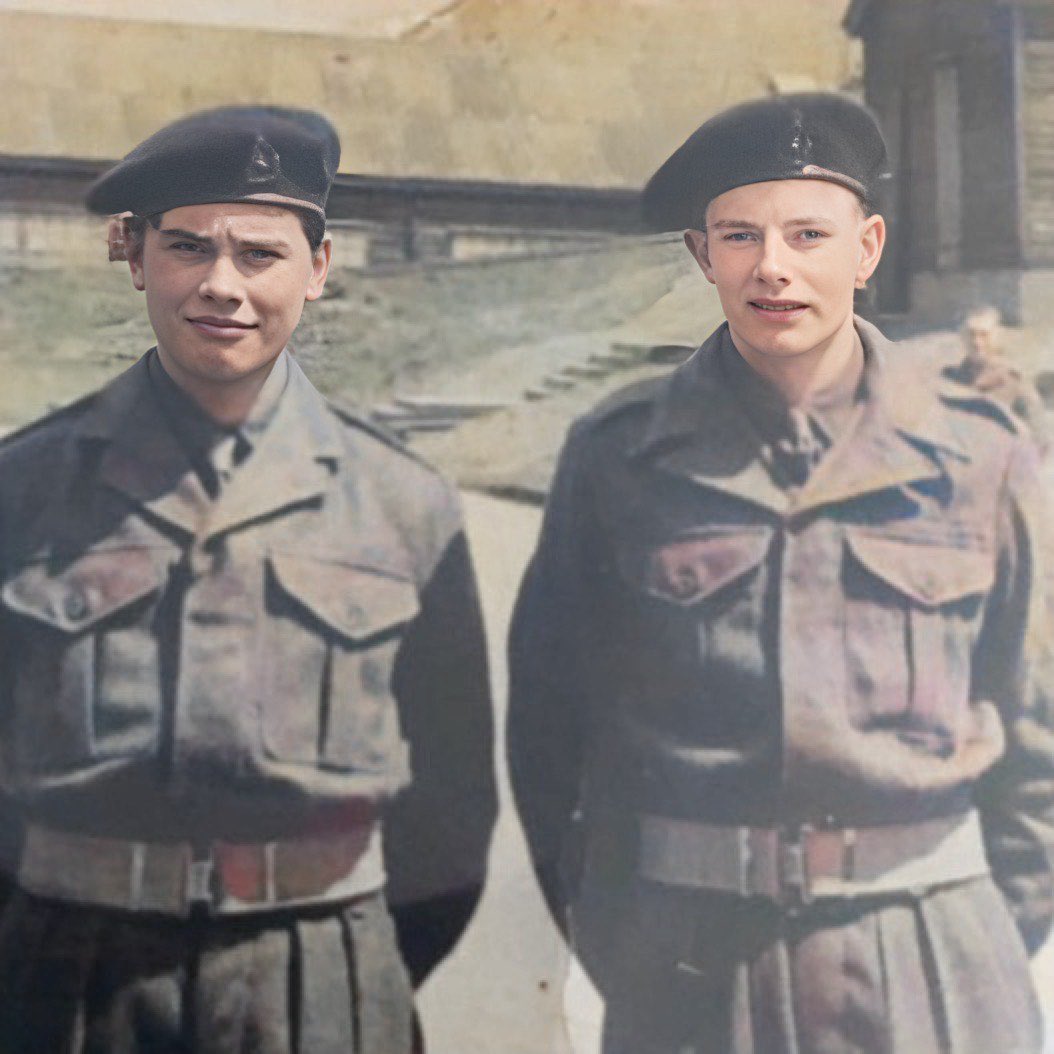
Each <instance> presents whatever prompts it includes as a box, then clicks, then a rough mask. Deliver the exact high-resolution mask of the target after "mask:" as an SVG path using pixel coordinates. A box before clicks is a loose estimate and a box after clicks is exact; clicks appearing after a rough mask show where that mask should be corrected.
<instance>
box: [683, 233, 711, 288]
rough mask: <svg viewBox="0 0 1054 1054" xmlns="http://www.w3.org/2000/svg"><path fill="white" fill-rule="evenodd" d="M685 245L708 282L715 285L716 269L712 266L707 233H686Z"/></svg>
mask: <svg viewBox="0 0 1054 1054" xmlns="http://www.w3.org/2000/svg"><path fill="white" fill-rule="evenodd" d="M684 244H685V245H687V246H688V251H689V252H690V253H691V254H692V256H693V257H694V259H695V262H696V263H697V264H698V265H699V269H700V270H701V271H702V272H703V274H704V275H706V280H707V281H708V282H710V283H711V284H715V283H714V269H713V267H711V266H710V250H709V245H708V243H707V240H706V231H696V230H688V231H685V232H684Z"/></svg>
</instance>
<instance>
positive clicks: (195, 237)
mask: <svg viewBox="0 0 1054 1054" xmlns="http://www.w3.org/2000/svg"><path fill="white" fill-rule="evenodd" d="M157 233H158V234H162V235H164V236H165V237H166V238H189V239H190V240H191V241H192V242H202V243H203V244H205V245H211V244H212V239H211V238H209V237H208V236H207V235H204V234H195V233H194V232H193V231H186V230H184V229H183V228H182V227H165V228H164V229H163V230H159V231H158V232H157Z"/></svg>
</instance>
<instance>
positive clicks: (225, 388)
mask: <svg viewBox="0 0 1054 1054" xmlns="http://www.w3.org/2000/svg"><path fill="white" fill-rule="evenodd" d="M157 355H158V358H159V359H160V361H161V366H162V368H163V369H164V371H165V373H167V374H168V376H169V377H170V378H171V379H172V381H173V382H174V383H175V384H176V385H178V386H179V388H180V389H182V391H183V392H184V393H185V394H186V395H187V396H189V397H190V398H191V399H193V400H194V402H195V403H197V405H198V406H200V407H201V409H202V410H204V411H205V413H207V414H208V415H209V417H211V418H212V420H213V421H215V422H216V424H218V425H223V426H225V427H232V426H236V425H240V424H243V423H244V422H245V420H246V418H248V416H249V414H250V413H251V412H252V408H253V406H255V405H256V400H257V399H258V398H259V396H260V391H261V390H262V388H263V386H264V384H266V382H267V378H268V377H269V376H270V374H271V370H272V369H273V368H274V364H275V362H276V361H277V356H276V357H275V359H272V360H271V361H270V362H267V363H265V364H264V365H263V366H261V367H260V368H259V369H258V370H255V371H253V372H252V373H250V374H248V375H247V376H245V377H238V378H236V379H234V380H231V381H224V382H217V381H214V380H211V379H204V378H201V377H198V376H196V375H195V374H192V373H188V372H187V371H186V370H184V369H182V368H181V367H180V366H179V364H178V363H176V362H174V361H173V359H172V357H171V356H170V355H169V354H168V353H167V352H166V351H165V349H164V348H162V347H161V345H160V344H159V345H158V346H157Z"/></svg>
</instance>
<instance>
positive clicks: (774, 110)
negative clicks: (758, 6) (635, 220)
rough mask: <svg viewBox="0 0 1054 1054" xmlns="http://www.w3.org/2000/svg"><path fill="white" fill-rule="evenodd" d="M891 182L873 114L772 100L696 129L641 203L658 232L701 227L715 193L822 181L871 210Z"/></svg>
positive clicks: (824, 102)
mask: <svg viewBox="0 0 1054 1054" xmlns="http://www.w3.org/2000/svg"><path fill="white" fill-rule="evenodd" d="M888 178H889V170H888V162H887V158H886V144H885V140H883V138H882V132H881V131H880V130H879V127H878V123H877V122H876V121H875V118H874V116H873V115H872V114H871V111H870V110H867V109H866V108H865V107H863V106H861V105H860V104H859V103H856V102H853V100H851V99H848V98H846V97H845V96H844V95H835V94H833V93H830V92H809V93H804V94H798V95H777V96H773V97H771V98H766V99H756V100H754V101H752V102H746V103H742V104H741V105H739V106H733V107H732V108H731V109H729V110H724V111H723V112H721V113H719V114H717V115H716V116H715V117H711V118H710V120H709V121H707V122H706V123H705V124H703V125H701V126H700V127H699V128H697V129H696V130H695V131H694V132H693V133H692V134H691V135H690V136H689V137H688V139H687V140H685V142H684V143H683V144H682V146H680V147H679V148H678V149H677V151H676V152H675V153H674V154H673V155H672V156H671V157H670V158H669V160H667V161H666V162H665V164H663V166H662V167H661V168H660V169H659V170H658V172H656V173H655V175H653V176H652V177H651V179H650V180H649V181H648V184H647V186H646V187H645V188H644V193H643V195H642V198H641V209H642V212H643V215H644V221H645V223H646V224H647V225H648V226H649V227H650V228H651V229H652V230H657V231H673V230H684V229H685V228H688V227H695V228H700V227H701V226H702V224H703V220H704V216H705V214H706V206H707V205H708V204H709V203H710V202H711V201H713V199H714V198H716V197H717V196H718V195H719V194H724V192H725V191H726V190H732V189H733V188H734V187H741V186H745V185H746V184H748V183H764V182H767V181H768V180H773V179H825V180H828V181H829V182H831V183H839V184H841V185H842V186H843V187H848V188H849V189H850V190H851V191H853V192H854V193H855V194H857V195H859V197H860V198H861V199H862V200H863V201H864V202H865V203H866V204H868V205H869V206H873V205H874V204H875V200H876V196H877V191H878V187H879V184H880V182H881V181H882V180H885V179H888Z"/></svg>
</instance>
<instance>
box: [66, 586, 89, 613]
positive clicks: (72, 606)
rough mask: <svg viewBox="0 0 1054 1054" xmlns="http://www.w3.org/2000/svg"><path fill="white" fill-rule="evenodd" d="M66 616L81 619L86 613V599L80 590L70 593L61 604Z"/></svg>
mask: <svg viewBox="0 0 1054 1054" xmlns="http://www.w3.org/2000/svg"><path fill="white" fill-rule="evenodd" d="M63 609H64V610H65V612H66V617H67V618H70V619H82V618H84V616H85V615H86V614H87V613H88V600H87V598H86V597H85V595H84V594H83V593H81V592H76V593H70V594H68V595H67V597H66V601H65V603H64V605H63Z"/></svg>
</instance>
